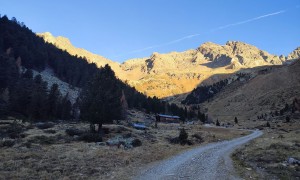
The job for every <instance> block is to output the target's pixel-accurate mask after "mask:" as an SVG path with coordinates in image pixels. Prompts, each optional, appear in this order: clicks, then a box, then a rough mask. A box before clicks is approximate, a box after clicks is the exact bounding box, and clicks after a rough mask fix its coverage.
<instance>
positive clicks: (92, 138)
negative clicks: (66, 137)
mask: <svg viewBox="0 0 300 180" xmlns="http://www.w3.org/2000/svg"><path fill="white" fill-rule="evenodd" d="M78 140H80V141H85V142H102V137H101V136H100V135H99V134H97V133H90V132H86V133H83V134H81V135H80V136H79V138H78Z"/></svg>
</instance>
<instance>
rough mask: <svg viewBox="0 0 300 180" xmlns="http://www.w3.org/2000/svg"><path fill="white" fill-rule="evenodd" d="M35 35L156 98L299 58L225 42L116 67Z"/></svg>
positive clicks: (294, 54)
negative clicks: (107, 65) (238, 73)
mask: <svg viewBox="0 0 300 180" xmlns="http://www.w3.org/2000/svg"><path fill="white" fill-rule="evenodd" d="M38 35H39V36H41V37H43V38H44V39H45V41H47V42H49V43H52V44H54V45H55V46H57V47H58V48H60V49H64V50H66V51H67V52H69V53H70V54H73V55H77V56H81V57H85V58H86V59H87V60H88V61H89V62H94V63H96V64H97V65H98V66H103V65H104V64H109V65H110V66H111V67H112V69H113V70H114V71H115V72H116V75H117V77H118V78H120V79H121V80H123V81H124V82H125V81H126V82H127V83H128V84H129V85H131V86H133V87H135V88H136V89H137V90H138V91H139V92H142V93H144V94H146V95H148V96H156V97H159V98H167V97H172V96H176V95H180V94H186V93H189V92H191V91H192V90H193V89H194V88H196V87H197V86H198V85H200V84H201V83H205V84H212V83H215V82H218V81H220V80H222V79H224V78H226V74H231V73H234V72H238V71H239V70H240V69H243V68H253V67H259V66H271V65H282V64H285V63H288V62H290V60H292V59H296V58H297V57H299V56H300V55H299V54H300V53H299V52H300V50H299V48H298V49H296V50H295V51H293V52H292V53H291V54H290V55H288V56H287V57H285V56H283V55H281V56H277V55H272V54H270V53H268V52H266V51H263V50H260V49H258V48H257V47H255V46H253V45H250V44H246V43H243V42H239V41H228V42H227V43H226V44H225V45H218V44H215V43H212V42H207V43H204V44H202V45H201V46H200V47H198V48H196V49H190V50H187V51H184V52H170V53H167V54H160V53H157V52H154V53H153V54H152V55H151V56H150V57H145V58H136V59H130V60H127V61H125V62H124V63H122V64H119V63H116V62H113V61H111V60H109V59H106V58H104V57H102V56H99V55H95V54H93V53H90V52H88V51H86V50H83V49H81V48H76V47H74V46H73V45H72V44H71V43H70V41H69V40H68V39H66V38H64V37H53V36H52V35H51V34H50V33H41V34H38ZM220 74H222V75H221V76H220ZM224 74H225V76H224Z"/></svg>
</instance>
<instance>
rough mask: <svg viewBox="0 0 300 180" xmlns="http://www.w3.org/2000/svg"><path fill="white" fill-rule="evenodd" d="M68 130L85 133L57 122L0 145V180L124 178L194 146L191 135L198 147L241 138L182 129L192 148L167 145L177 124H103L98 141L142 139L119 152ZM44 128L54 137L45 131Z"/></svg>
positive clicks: (229, 131) (202, 129)
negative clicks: (142, 127)
mask: <svg viewBox="0 0 300 180" xmlns="http://www.w3.org/2000/svg"><path fill="white" fill-rule="evenodd" d="M27 126H28V127H29V126H30V125H29V124H27ZM70 127H77V128H80V129H83V130H84V129H88V124H84V123H80V124H68V123H59V124H56V125H55V126H54V127H53V128H50V129H47V131H45V130H41V129H37V128H36V127H35V128H32V127H31V128H28V129H27V130H26V131H25V132H24V133H25V134H26V137H25V138H23V139H22V138H21V139H15V140H14V141H15V142H16V144H15V145H14V146H13V147H2V148H1V151H0V179H130V178H132V176H134V174H135V173H136V172H138V171H139V170H141V168H143V167H144V166H146V165H147V164H149V163H152V162H155V161H158V160H162V159H165V158H168V157H170V156H172V155H175V154H177V153H179V152H182V151H184V150H187V149H190V148H193V147H194V146H198V145H200V144H199V143H196V142H197V141H196V140H195V139H194V140H195V141H194V140H193V138H192V135H193V134H198V135H200V136H201V137H202V138H203V139H204V142H203V143H201V144H206V143H209V142H214V141H221V140H226V139H231V138H233V137H239V136H241V135H245V132H243V131H239V130H232V129H218V128H209V127H203V126H201V125H184V128H185V129H186V130H187V133H188V134H189V138H190V139H191V140H193V141H194V142H195V143H196V144H194V145H193V146H187V145H186V146H181V145H178V144H170V143H169V141H168V138H170V137H176V136H178V134H179V130H178V128H179V125H172V124H159V128H158V129H152V128H150V129H149V130H147V131H141V130H136V129H132V128H130V127H125V126H123V125H107V126H105V127H106V128H108V129H109V131H110V133H109V134H107V135H106V136H105V137H104V141H106V140H108V139H109V138H111V137H114V136H116V135H120V134H121V135H126V134H131V136H132V137H135V138H138V139H140V140H141V141H142V146H140V147H136V148H132V149H124V148H122V147H121V148H118V147H117V146H112V147H110V146H106V145H105V146H101V145H98V144H96V143H85V142H78V141H74V140H73V138H72V137H69V136H67V135H66V134H65V129H67V128H70ZM49 130H53V132H54V131H55V133H48V131H49ZM41 142H46V143H41Z"/></svg>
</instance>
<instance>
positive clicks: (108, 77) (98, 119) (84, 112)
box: [80, 65, 122, 132]
mask: <svg viewBox="0 0 300 180" xmlns="http://www.w3.org/2000/svg"><path fill="white" fill-rule="evenodd" d="M118 81H119V80H117V79H116V77H115V74H114V72H113V71H112V70H111V68H110V67H109V66H108V65H106V66H105V67H104V68H102V69H100V70H99V71H98V72H97V73H96V74H95V76H94V77H93V78H92V79H91V81H90V82H88V84H87V86H86V87H85V88H84V89H83V91H82V93H81V95H80V96H81V97H80V101H81V102H80V111H81V117H82V119H83V120H86V121H89V122H90V123H91V124H92V125H93V124H98V131H100V130H101V128H102V124H104V123H112V121H113V120H114V119H116V120H117V119H120V118H121V114H122V113H121V109H122V106H121V96H122V91H121V88H120V87H119V84H120V83H119V82H118ZM91 127H93V126H91ZM91 131H93V132H95V129H91Z"/></svg>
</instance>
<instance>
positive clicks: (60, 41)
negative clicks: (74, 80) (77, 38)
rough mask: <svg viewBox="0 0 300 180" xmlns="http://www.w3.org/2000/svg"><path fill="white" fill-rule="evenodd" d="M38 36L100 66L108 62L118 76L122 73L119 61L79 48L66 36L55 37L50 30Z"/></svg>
mask: <svg viewBox="0 0 300 180" xmlns="http://www.w3.org/2000/svg"><path fill="white" fill-rule="evenodd" d="M37 36H39V37H42V38H43V39H44V40H45V41H46V42H48V43H51V44H53V45H55V46H56V47H57V48H59V49H62V50H66V51H67V52H68V53H70V54H71V55H73V56H78V57H82V58H85V59H86V60H87V61H88V62H89V63H95V64H96V65H97V66H98V67H104V66H105V65H106V64H108V65H109V66H111V67H112V68H113V69H114V71H115V73H116V75H117V76H119V75H120V73H119V71H120V67H119V66H120V64H119V63H117V62H114V61H112V60H110V59H107V58H105V57H103V56H100V55H97V54H94V53H91V52H89V51H87V50H85V49H82V48H77V47H75V46H73V45H72V43H71V42H70V40H69V39H68V38H66V37H62V36H58V37H54V36H53V35H52V34H51V33H50V32H45V33H37Z"/></svg>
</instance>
